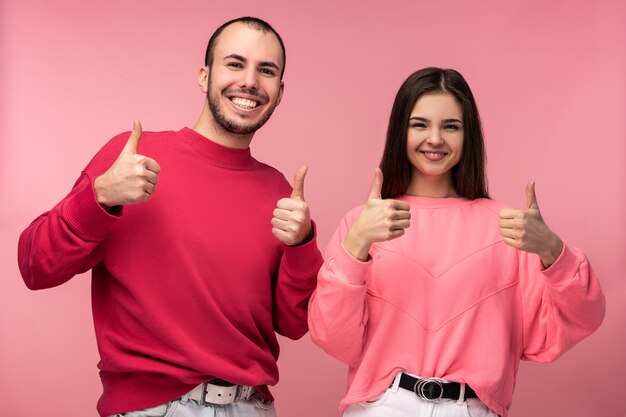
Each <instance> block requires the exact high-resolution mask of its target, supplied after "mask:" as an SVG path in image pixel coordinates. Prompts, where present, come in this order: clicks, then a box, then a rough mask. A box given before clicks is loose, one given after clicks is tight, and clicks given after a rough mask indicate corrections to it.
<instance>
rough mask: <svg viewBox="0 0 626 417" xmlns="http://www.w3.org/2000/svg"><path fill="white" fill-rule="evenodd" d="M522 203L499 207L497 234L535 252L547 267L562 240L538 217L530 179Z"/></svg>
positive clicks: (522, 248) (507, 241) (525, 249)
mask: <svg viewBox="0 0 626 417" xmlns="http://www.w3.org/2000/svg"><path fill="white" fill-rule="evenodd" d="M526 207H527V208H526V209H525V210H516V209H510V208H509V209H503V210H500V234H501V235H502V236H503V238H504V239H503V240H504V242H505V243H506V244H508V245H510V246H512V247H514V248H516V249H520V250H523V251H526V252H530V253H536V254H538V255H539V256H540V258H541V262H542V263H543V266H544V267H546V268H547V267H549V266H550V265H552V264H553V263H554V261H556V259H557V258H558V257H559V255H560V254H561V250H562V249H563V242H562V241H561V239H560V238H559V237H558V236H557V235H556V234H555V233H554V232H553V231H552V230H550V228H549V227H548V225H547V224H546V222H545V221H544V220H543V217H541V212H540V211H539V204H538V203H537V196H536V194H535V182H534V181H532V180H530V181H529V182H528V184H527V185H526Z"/></svg>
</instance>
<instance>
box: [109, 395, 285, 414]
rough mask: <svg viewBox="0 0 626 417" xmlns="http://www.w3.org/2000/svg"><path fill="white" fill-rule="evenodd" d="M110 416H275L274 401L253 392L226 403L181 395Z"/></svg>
mask: <svg viewBox="0 0 626 417" xmlns="http://www.w3.org/2000/svg"><path fill="white" fill-rule="evenodd" d="M111 417H276V410H275V409H274V403H273V402H272V401H268V400H266V399H264V398H263V397H262V396H261V394H259V393H258V392H255V393H254V394H252V396H251V397H250V399H249V400H244V399H242V400H239V401H237V402H235V403H232V404H227V405H211V404H209V405H200V404H198V403H197V402H196V401H194V400H190V399H189V398H188V395H183V396H182V398H179V399H177V400H174V401H170V402H168V403H166V404H162V405H159V406H156V407H151V408H146V409H145V410H139V411H130V412H128V413H124V414H115V416H111Z"/></svg>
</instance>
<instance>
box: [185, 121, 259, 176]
mask: <svg viewBox="0 0 626 417" xmlns="http://www.w3.org/2000/svg"><path fill="white" fill-rule="evenodd" d="M178 134H179V135H180V136H181V138H182V139H183V141H184V142H185V143H187V144H188V145H189V146H191V147H192V148H193V149H194V150H195V151H196V152H197V153H198V154H199V155H201V156H203V157H205V158H207V159H210V160H211V161H213V162H215V163H217V164H219V165H222V166H225V167H228V168H246V167H249V166H250V165H252V164H253V163H254V158H253V157H252V154H251V153H250V148H248V149H234V148H228V147H226V146H223V145H220V144H219V143H216V142H213V141H212V140H211V139H209V138H207V137H204V136H202V135H201V134H199V133H198V132H196V131H195V130H193V129H190V128H188V127H184V128H183V129H181V130H180V131H179V132H178Z"/></svg>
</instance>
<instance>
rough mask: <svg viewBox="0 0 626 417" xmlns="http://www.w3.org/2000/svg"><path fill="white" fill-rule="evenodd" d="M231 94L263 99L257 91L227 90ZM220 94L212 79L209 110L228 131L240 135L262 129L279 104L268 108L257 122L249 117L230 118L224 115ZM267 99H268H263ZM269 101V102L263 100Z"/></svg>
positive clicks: (208, 98) (208, 95) (209, 86)
mask: <svg viewBox="0 0 626 417" xmlns="http://www.w3.org/2000/svg"><path fill="white" fill-rule="evenodd" d="M230 92H238V93H242V94H248V95H251V96H255V97H261V96H260V95H259V94H258V93H257V92H256V91H255V90H249V89H246V88H241V89H237V90H234V89H233V90H227V91H226V92H225V93H230ZM220 98H221V96H220V93H219V92H217V91H213V86H212V84H211V79H210V78H209V85H208V91H207V100H208V102H209V110H211V113H212V114H213V118H214V119H215V121H216V122H217V123H218V124H219V125H220V126H221V127H222V128H223V129H224V130H226V131H228V132H231V133H236V134H239V135H248V134H250V133H254V132H256V131H257V130H259V129H260V128H261V126H263V125H264V124H265V122H267V121H268V120H269V118H270V116H271V115H272V113H274V109H275V108H276V106H277V104H273V105H272V106H271V107H268V109H267V110H266V112H265V113H264V114H261V117H260V118H259V119H258V120H256V121H249V120H246V118H247V116H245V115H244V116H237V117H231V118H228V117H227V116H226V115H225V114H224V110H223V109H222V106H221V104H220ZM263 98H264V99H266V97H263ZM263 101H267V100H263Z"/></svg>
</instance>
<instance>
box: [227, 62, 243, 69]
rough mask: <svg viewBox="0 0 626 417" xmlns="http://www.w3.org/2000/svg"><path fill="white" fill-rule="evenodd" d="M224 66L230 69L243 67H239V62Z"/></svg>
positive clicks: (241, 66)
mask: <svg viewBox="0 0 626 417" xmlns="http://www.w3.org/2000/svg"><path fill="white" fill-rule="evenodd" d="M226 66H228V67H231V68H243V65H241V63H239V62H229V63H228V64H226Z"/></svg>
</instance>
